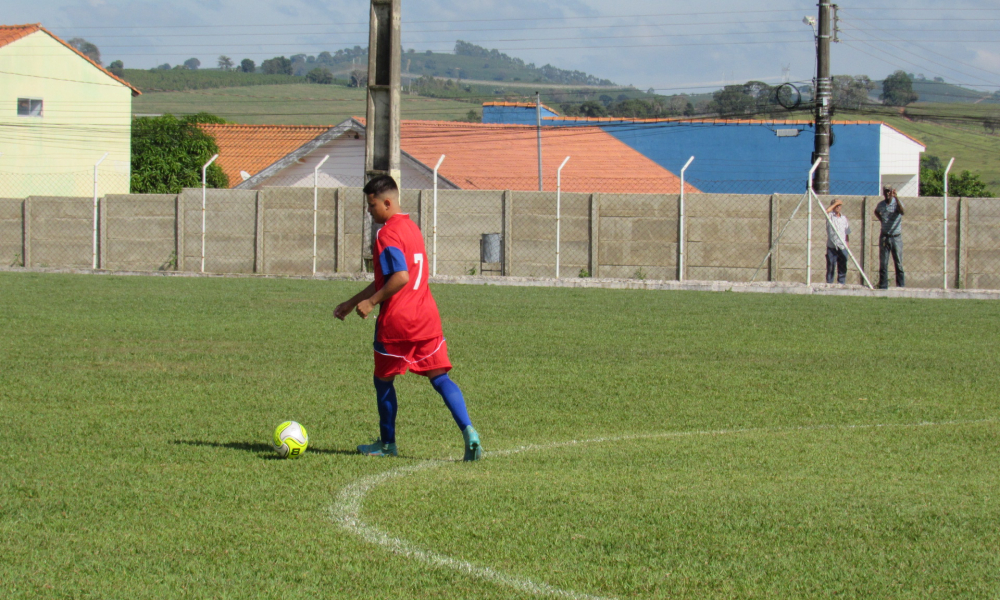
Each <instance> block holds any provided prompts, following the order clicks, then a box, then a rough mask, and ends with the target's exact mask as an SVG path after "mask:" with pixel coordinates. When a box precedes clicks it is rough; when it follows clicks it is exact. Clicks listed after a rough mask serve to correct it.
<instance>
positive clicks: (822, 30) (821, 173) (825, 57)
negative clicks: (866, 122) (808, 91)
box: [812, 0, 833, 194]
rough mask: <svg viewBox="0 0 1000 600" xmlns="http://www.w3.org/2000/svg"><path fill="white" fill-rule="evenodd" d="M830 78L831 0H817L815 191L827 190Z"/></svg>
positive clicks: (818, 192)
mask: <svg viewBox="0 0 1000 600" xmlns="http://www.w3.org/2000/svg"><path fill="white" fill-rule="evenodd" d="M832 106H833V81H832V80H831V79H830V0H819V32H818V34H817V35H816V115H815V116H816V129H815V131H816V134H815V145H814V150H813V155H812V160H813V161H815V160H816V159H821V160H822V162H821V163H820V165H819V168H818V169H816V173H815V175H814V176H813V190H814V191H815V192H816V193H817V194H829V193H830V134H831V131H832V125H831V123H830V118H831V117H830V114H831V112H830V111H831V108H832Z"/></svg>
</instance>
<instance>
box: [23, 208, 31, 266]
mask: <svg viewBox="0 0 1000 600" xmlns="http://www.w3.org/2000/svg"><path fill="white" fill-rule="evenodd" d="M22 211H23V212H22V217H21V219H22V221H21V227H22V230H21V236H22V241H21V246H22V247H21V265H22V266H24V267H25V268H27V267H30V266H31V196H28V197H27V198H25V199H24V208H23V209H22Z"/></svg>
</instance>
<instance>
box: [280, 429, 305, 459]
mask: <svg viewBox="0 0 1000 600" xmlns="http://www.w3.org/2000/svg"><path fill="white" fill-rule="evenodd" d="M273 444H274V449H275V450H276V451H277V452H278V455H279V456H281V458H298V457H300V456H302V455H303V454H304V453H305V451H306V448H308V447H309V434H308V433H306V428H305V427H303V426H301V425H299V424H298V423H296V422H295V421H285V422H284V423H282V424H281V425H278V428H277V429H275V430H274V441H273Z"/></svg>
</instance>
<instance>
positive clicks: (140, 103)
mask: <svg viewBox="0 0 1000 600" xmlns="http://www.w3.org/2000/svg"><path fill="white" fill-rule="evenodd" d="M479 108H480V107H479V105H478V104H470V103H468V102H459V101H456V100H444V99H438V98H425V97H421V96H416V95H407V94H404V95H403V97H402V106H401V109H402V117H403V118H404V119H424V120H434V121H454V120H458V119H464V118H465V117H466V115H467V113H468V112H469V111H470V110H476V111H478V110H479ZM132 112H134V113H138V114H158V113H171V114H174V115H187V114H194V113H197V112H209V113H212V114H214V115H218V116H220V117H222V118H224V119H226V120H227V121H231V122H233V123H250V124H263V125H336V124H338V123H340V122H342V121H343V120H344V119H348V118H350V117H356V116H360V117H363V116H365V90H364V89H357V88H347V87H343V86H339V85H308V84H287V85H258V86H247V87H236V88H217V89H206V90H196V91H190V92H157V93H150V94H143V95H142V96H138V97H136V98H134V99H133V100H132Z"/></svg>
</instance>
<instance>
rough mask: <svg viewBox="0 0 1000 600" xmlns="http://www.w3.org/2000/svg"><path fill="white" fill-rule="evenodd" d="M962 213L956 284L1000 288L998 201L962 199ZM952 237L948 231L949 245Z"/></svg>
mask: <svg viewBox="0 0 1000 600" xmlns="http://www.w3.org/2000/svg"><path fill="white" fill-rule="evenodd" d="M907 208H909V206H908V205H907ZM949 208H950V207H949ZM961 213H962V214H961V223H962V233H961V239H960V249H961V251H960V252H959V256H960V257H961V258H960V264H961V266H962V267H963V269H962V272H961V274H960V277H959V283H961V284H962V287H967V288H983V289H1000V201H998V200H997V199H995V198H969V199H966V200H963V201H962V207H961ZM953 239H954V237H953V236H952V233H951V231H949V232H948V242H949V246H950V245H951V243H953V242H952V240H953ZM963 278H964V280H963Z"/></svg>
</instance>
